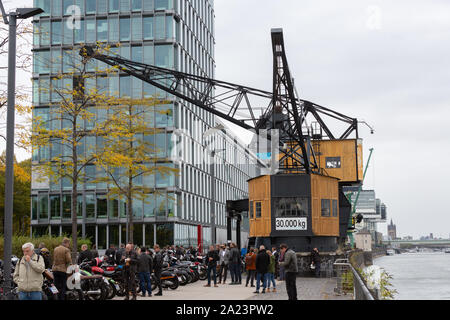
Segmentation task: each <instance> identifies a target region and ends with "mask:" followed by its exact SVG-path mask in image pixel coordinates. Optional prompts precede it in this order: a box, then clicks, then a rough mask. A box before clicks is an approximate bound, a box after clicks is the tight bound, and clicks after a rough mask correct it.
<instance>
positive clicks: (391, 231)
mask: <svg viewBox="0 0 450 320" xmlns="http://www.w3.org/2000/svg"><path fill="white" fill-rule="evenodd" d="M388 238H389V239H391V240H395V239H396V238H397V227H396V226H395V224H393V223H392V219H391V223H390V224H389V225H388Z"/></svg>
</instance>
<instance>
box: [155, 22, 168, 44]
mask: <svg viewBox="0 0 450 320" xmlns="http://www.w3.org/2000/svg"><path fill="white" fill-rule="evenodd" d="M164 24H165V16H155V39H165V38H166V33H165V26H164Z"/></svg>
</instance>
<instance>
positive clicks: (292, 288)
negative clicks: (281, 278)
mask: <svg viewBox="0 0 450 320" xmlns="http://www.w3.org/2000/svg"><path fill="white" fill-rule="evenodd" d="M285 276H286V277H285V279H286V292H287V294H288V297H289V300H297V283H296V281H297V273H296V272H286V275H285Z"/></svg>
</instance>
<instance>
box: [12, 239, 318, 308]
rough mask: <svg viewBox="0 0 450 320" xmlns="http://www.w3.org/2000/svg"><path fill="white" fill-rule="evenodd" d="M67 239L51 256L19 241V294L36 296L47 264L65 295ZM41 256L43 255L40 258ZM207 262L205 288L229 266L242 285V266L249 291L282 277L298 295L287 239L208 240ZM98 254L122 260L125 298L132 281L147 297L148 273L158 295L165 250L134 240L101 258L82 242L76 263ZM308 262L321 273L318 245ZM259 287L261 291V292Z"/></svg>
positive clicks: (291, 294) (175, 250) (222, 280)
mask: <svg viewBox="0 0 450 320" xmlns="http://www.w3.org/2000/svg"><path fill="white" fill-rule="evenodd" d="M69 247H70V240H69V239H67V238H64V240H63V242H62V244H61V245H60V246H58V247H56V248H55V249H54V251H53V256H52V259H51V257H50V251H49V250H48V249H47V248H46V247H45V244H43V243H41V244H40V245H39V247H38V248H37V249H34V245H33V244H32V243H25V244H24V245H23V246H22V250H23V258H21V259H20V261H19V262H18V264H17V266H16V268H15V272H14V278H13V280H14V282H15V283H16V284H17V286H18V292H19V299H21V300H40V299H41V298H42V296H41V287H42V282H43V272H44V270H46V269H51V270H52V273H53V277H54V284H55V286H56V288H57V289H58V299H60V300H64V299H65V293H66V281H67V273H66V272H67V268H68V267H69V265H71V264H72V259H71V252H70V249H69ZM163 250H164V252H170V253H171V254H172V255H173V256H175V257H177V258H180V257H182V256H184V255H186V254H189V255H192V256H194V257H198V256H201V255H202V254H203V252H201V250H200V248H199V247H195V248H194V247H192V246H191V247H189V248H184V247H183V246H166V247H164V248H163ZM41 257H42V259H41ZM205 258H206V259H205V263H206V265H207V283H206V284H205V285H204V287H211V283H212V282H213V283H214V287H218V284H226V283H227V282H226V281H227V276H228V271H229V273H230V277H231V282H229V283H228V284H229V285H242V284H243V283H242V271H243V270H242V269H243V268H242V267H243V266H244V268H245V273H246V280H245V287H248V286H249V285H250V287H255V291H254V293H256V294H259V293H266V292H270V289H271V287H272V292H277V288H276V285H277V282H276V281H275V280H276V279H278V280H280V281H285V284H286V291H287V294H288V298H289V300H297V288H296V276H297V273H298V266H297V257H296V254H295V252H294V251H293V250H292V249H290V248H288V246H287V245H286V244H281V245H280V246H279V247H275V246H274V247H272V248H271V250H270V249H266V248H265V246H264V245H261V246H260V247H259V248H249V250H248V252H245V250H243V251H240V250H239V248H238V247H237V245H236V244H235V243H229V244H221V245H216V246H213V245H211V246H210V247H209V249H208V250H207V252H206V255H205ZM93 259H99V260H100V261H102V262H103V261H104V262H105V263H107V264H110V265H119V264H120V265H123V280H124V283H125V288H126V292H127V294H126V296H125V300H129V299H130V295H129V294H130V293H131V296H132V298H131V299H133V300H136V297H137V294H136V280H135V277H136V276H137V277H138V279H139V283H140V289H141V294H142V296H143V297H145V296H146V295H147V296H152V286H151V280H150V279H151V278H150V275H151V273H152V272H153V273H154V275H155V279H156V285H157V287H158V292H157V293H156V294H155V295H159V296H160V295H162V293H163V290H162V287H161V280H160V277H161V271H162V269H163V264H164V262H167V263H169V264H170V261H167V260H165V259H167V255H165V256H164V257H163V255H162V254H161V248H160V247H159V245H158V244H155V246H154V247H153V249H150V248H147V247H136V246H134V245H133V243H128V244H127V245H125V244H121V245H120V246H119V248H116V247H115V246H114V245H111V247H110V248H108V249H107V250H106V252H105V254H104V255H103V256H102V257H99V253H98V250H97V249H96V247H95V246H92V248H91V249H90V250H89V249H88V246H87V245H85V244H83V245H82V246H81V251H80V252H79V254H78V258H77V263H78V264H81V263H82V262H83V261H86V260H88V261H90V260H93ZM311 267H312V268H314V270H315V274H316V277H318V276H319V275H320V254H319V252H318V250H317V248H314V250H313V251H312V253H311ZM260 289H262V291H260Z"/></svg>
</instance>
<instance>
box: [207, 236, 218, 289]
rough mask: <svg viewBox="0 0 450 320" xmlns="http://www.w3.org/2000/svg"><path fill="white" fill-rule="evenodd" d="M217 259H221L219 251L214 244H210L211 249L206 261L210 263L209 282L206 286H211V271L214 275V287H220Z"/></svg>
mask: <svg viewBox="0 0 450 320" xmlns="http://www.w3.org/2000/svg"><path fill="white" fill-rule="evenodd" d="M217 261H219V253H218V252H217V250H215V249H214V246H212V245H211V246H209V251H208V253H207V254H206V263H207V264H208V271H207V274H208V284H205V285H204V287H211V271H212V272H213V276H214V287H218V285H217V280H216V279H217Z"/></svg>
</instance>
